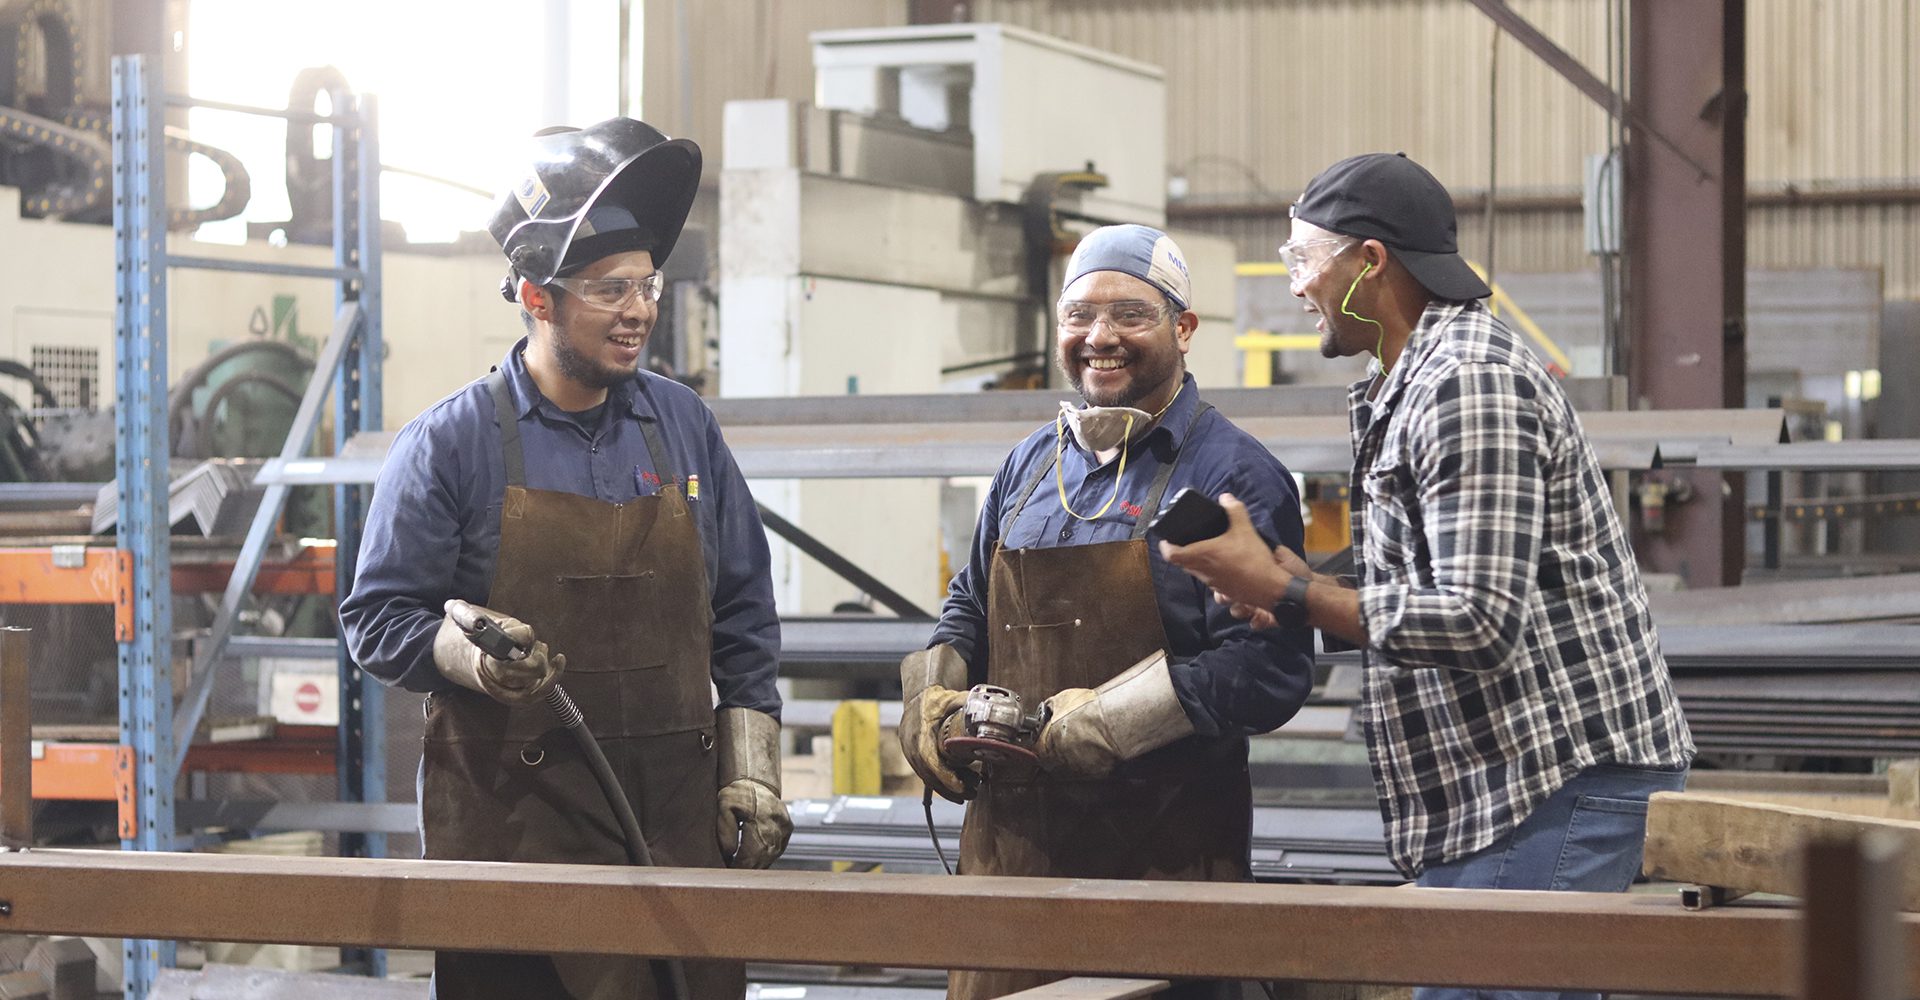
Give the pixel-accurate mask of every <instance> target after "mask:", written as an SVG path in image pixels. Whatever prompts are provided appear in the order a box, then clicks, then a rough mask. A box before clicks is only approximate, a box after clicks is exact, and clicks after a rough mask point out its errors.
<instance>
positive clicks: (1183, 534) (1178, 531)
mask: <svg viewBox="0 0 1920 1000" xmlns="http://www.w3.org/2000/svg"><path fill="white" fill-rule="evenodd" d="M1147 530H1148V531H1151V532H1153V533H1154V534H1156V535H1159V536H1160V537H1161V538H1164V539H1166V540H1167V541H1169V542H1172V543H1173V544H1175V545H1192V544H1193V543H1194V542H1204V541H1206V540H1207V539H1209V538H1215V537H1218V536H1220V535H1224V534H1226V533H1227V509H1226V508H1225V507H1222V506H1220V504H1219V502H1218V501H1216V500H1214V499H1213V498H1212V497H1210V496H1208V495H1206V494H1205V493H1202V492H1200V491H1199V490H1196V489H1194V488H1193V487H1191V486H1189V487H1186V488H1184V489H1182V490H1181V491H1180V492H1178V493H1175V494H1174V495H1173V499H1172V500H1170V501H1168V502H1167V506H1166V507H1165V508H1163V509H1162V510H1161V511H1160V513H1158V514H1155V515H1154V516H1153V521H1152V522H1151V523H1149V524H1148V525H1147Z"/></svg>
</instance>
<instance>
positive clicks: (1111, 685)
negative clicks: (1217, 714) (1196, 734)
mask: <svg viewBox="0 0 1920 1000" xmlns="http://www.w3.org/2000/svg"><path fill="white" fill-rule="evenodd" d="M1044 704H1045V706H1046V707H1047V709H1048V710H1049V714H1048V716H1047V725H1046V728H1045V729H1042V730H1041V731H1040V739H1039V741H1038V744H1037V745H1036V746H1035V748H1034V750H1035V752H1036V753H1038V754H1039V755H1040V766H1041V767H1042V768H1044V769H1045V770H1046V771H1047V773H1049V774H1054V775H1058V776H1060V777H1066V778H1103V777H1106V776H1107V775H1109V774H1112V773H1113V769H1114V768H1115V767H1116V766H1118V765H1119V764H1120V762H1122V761H1128V760H1132V759H1134V758H1135V757H1138V756H1140V755H1142V754H1145V753H1148V752H1150V751H1153V750H1158V749H1160V748H1161V747H1163V746H1166V745H1167V744H1169V743H1172V742H1173V741H1175V740H1177V739H1180V738H1182V737H1186V736H1191V735H1193V721H1192V720H1191V719H1189V718H1187V710H1186V709H1185V708H1182V707H1181V705H1180V699H1179V697H1177V696H1176V695H1175V694H1174V692H1173V678H1172V675H1171V674H1170V672H1169V671H1168V667H1167V654H1166V653H1164V652H1160V651H1155V652H1154V654H1153V655H1152V656H1149V657H1147V658H1146V659H1144V660H1141V661H1140V662H1139V663H1136V664H1134V665H1133V666H1131V667H1129V668H1127V670H1126V671H1125V672H1123V673H1121V674H1120V675H1119V676H1117V677H1115V678H1113V679H1112V680H1110V681H1107V682H1106V683H1105V684H1102V685H1100V686H1099V687H1097V688H1093V689H1088V688H1068V689H1066V690H1065V691H1061V692H1060V693H1058V694H1056V695H1054V696H1053V697H1051V698H1048V699H1047V700H1046V702H1045V703H1044Z"/></svg>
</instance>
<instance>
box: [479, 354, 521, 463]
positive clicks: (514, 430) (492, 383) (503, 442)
mask: <svg viewBox="0 0 1920 1000" xmlns="http://www.w3.org/2000/svg"><path fill="white" fill-rule="evenodd" d="M487 394H488V395H490V396H492V397H493V410H494V418H495V419H496V420H497V421H498V422H499V424H500V453H501V456H502V457H503V458H505V459H506V466H507V485H508V486H525V485H527V455H526V451H525V450H524V449H523V448H521V447H520V415H519V413H518V412H517V411H516V410H515V409H514V408H513V391H512V390H511V389H508V388H507V376H506V375H505V374H504V373H503V372H501V371H500V369H499V368H498V367H497V366H496V367H495V368H493V369H492V370H490V371H488V372H487Z"/></svg>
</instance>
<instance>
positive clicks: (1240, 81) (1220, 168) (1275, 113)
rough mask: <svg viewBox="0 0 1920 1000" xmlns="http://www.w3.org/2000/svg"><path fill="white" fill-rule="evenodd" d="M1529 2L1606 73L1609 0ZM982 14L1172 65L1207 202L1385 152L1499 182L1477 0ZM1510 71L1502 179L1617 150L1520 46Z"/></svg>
mask: <svg viewBox="0 0 1920 1000" xmlns="http://www.w3.org/2000/svg"><path fill="white" fill-rule="evenodd" d="M1515 7H1516V9H1518V10H1519V11H1520V12H1521V13H1522V14H1524V15H1525V16H1526V17H1527V18H1528V19H1529V20H1532V21H1533V22H1534V23H1535V24H1536V25H1538V26H1539V27H1540V28H1541V29H1542V30H1544V31H1546V32H1547V33H1548V34H1549V35H1551V36H1552V37H1554V38H1555V39H1557V40H1559V41H1560V43H1561V44H1562V45H1563V46H1565V47H1567V48H1568V49H1569V50H1570V51H1572V52H1574V53H1575V54H1576V55H1578V56H1579V57H1580V58H1581V59H1582V60H1583V61H1585V62H1586V63H1588V64H1589V65H1591V66H1593V67H1595V68H1596V69H1599V68H1603V67H1604V65H1605V57H1604V54H1605V42H1606V38H1605V25H1606V20H1605V17H1604V11H1605V9H1606V8H1605V4H1604V2H1603V0H1520V2H1518V3H1516V4H1515ZM973 14H974V16H975V17H976V18H977V19H979V20H983V21H1007V22H1010V23H1014V24H1020V25H1024V26H1026V27H1030V28H1034V29H1035V30H1039V31H1044V32H1047V33H1049V34H1056V35H1061V36H1063V37H1066V38H1071V39H1073V40H1074V41H1078V42H1084V43H1087V44H1090V45H1095V46H1098V47H1101V48H1106V49H1111V50H1113V51H1115V52H1118V53H1120V54H1121V55H1126V56H1131V57H1133V58H1136V59H1140V60H1143V61H1146V62H1150V63H1153V64H1155V65H1157V66H1160V67H1162V68H1163V69H1165V70H1166V72H1167V89H1168V91H1169V94H1168V102H1167V103H1168V112H1169V118H1170V121H1169V123H1168V136H1169V152H1168V157H1169V160H1170V166H1171V167H1172V168H1173V170H1174V172H1176V173H1182V174H1185V175H1186V176H1187V178H1188V180H1189V183H1190V184H1191V190H1192V192H1193V196H1194V197H1195V198H1197V199H1205V198H1208V197H1218V196H1223V195H1224V196H1231V197H1234V198H1243V197H1245V196H1246V195H1249V194H1259V193H1262V192H1267V193H1272V194H1275V195H1278V196H1281V197H1285V196H1289V195H1291V194H1294V193H1297V192H1298V191H1299V189H1300V188H1301V186H1303V185H1304V184H1305V183H1306V182H1307V180H1308V179H1310V178H1311V177H1312V176H1313V175H1314V174H1315V173H1316V172H1318V171H1319V169H1320V168H1321V167H1324V166H1326V165H1327V164H1328V163H1331V162H1333V161H1334V160H1336V159H1339V158H1340V157H1342V156H1346V155H1349V154H1352V153H1360V152H1370V151H1374V150H1403V151H1405V152H1406V153H1407V154H1408V155H1410V156H1412V157H1414V158H1415V159H1418V160H1420V161H1421V162H1422V163H1424V164H1427V165H1428V166H1429V167H1430V168H1431V169H1432V170H1433V171H1434V172H1435V173H1436V174H1438V175H1439V176H1441V177H1442V178H1444V179H1446V180H1447V181H1448V183H1449V184H1451V185H1453V186H1456V187H1463V188H1466V187H1472V188H1477V187H1482V186H1484V185H1485V183H1486V177H1487V163H1488V144H1487V118H1488V113H1489V109H1488V100H1487V95H1488V68H1489V65H1490V63H1491V59H1492V46H1493V37H1494V26H1493V24H1492V22H1490V21H1488V20H1487V19H1486V17H1484V16H1483V15H1481V14H1480V12H1479V11H1477V10H1475V9H1474V8H1473V7H1472V6H1471V5H1470V4H1467V3H1465V2H1464V0H1297V2H1255V0H1189V2H1170V3H1168V2H1149V0H1130V2H1117V3H1090V2H1084V0H978V2H976V3H975V4H974V10H973ZM1499 72H1500V79H1499V89H1500V117H1501V126H1502V128H1501V140H1502V141H1501V143H1500V150H1499V169H1500V176H1501V183H1502V185H1503V186H1514V187H1521V188H1527V187H1541V186H1566V185H1571V184H1574V183H1576V182H1577V181H1578V179H1579V176H1580V163H1581V157H1582V156H1583V155H1584V154H1586V153H1588V152H1597V151H1600V150H1603V149H1604V148H1605V143H1606V132H1605V118H1604V115H1603V113H1602V112H1601V111H1600V110H1599V109H1597V108H1595V107H1594V106H1593V105H1592V104H1591V103H1590V102H1588V101H1587V100H1586V99H1585V98H1584V97H1581V96H1580V95H1579V94H1578V93H1577V92H1576V91H1575V90H1574V89H1573V88H1572V87H1571V86H1569V85H1567V84H1565V83H1563V82H1561V81H1560V80H1559V79H1558V77H1556V76H1555V75H1554V74H1553V72H1552V70H1550V69H1548V68H1547V67H1546V66H1545V65H1544V64H1542V63H1540V62H1539V60H1536V59H1534V58H1532V57H1531V56H1530V55H1528V54H1527V53H1526V52H1525V51H1524V50H1523V49H1521V48H1520V46H1519V45H1517V44H1515V43H1514V42H1513V41H1512V40H1511V39H1508V40H1506V41H1505V42H1504V43H1503V44H1502V45H1501V46H1500V59H1499Z"/></svg>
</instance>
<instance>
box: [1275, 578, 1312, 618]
mask: <svg viewBox="0 0 1920 1000" xmlns="http://www.w3.org/2000/svg"><path fill="white" fill-rule="evenodd" d="M1312 582H1313V581H1311V580H1309V579H1307V578H1306V577H1304V576H1296V577H1294V578H1293V579H1291V580H1288V581H1287V589H1286V590H1285V591H1284V592H1282V593H1281V595H1280V601H1279V603H1277V604H1275V605H1274V606H1273V617H1274V620H1275V621H1278V622H1279V623H1281V624H1282V625H1304V624H1306V621H1307V586H1308V585H1309V584H1310V583H1312Z"/></svg>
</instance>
